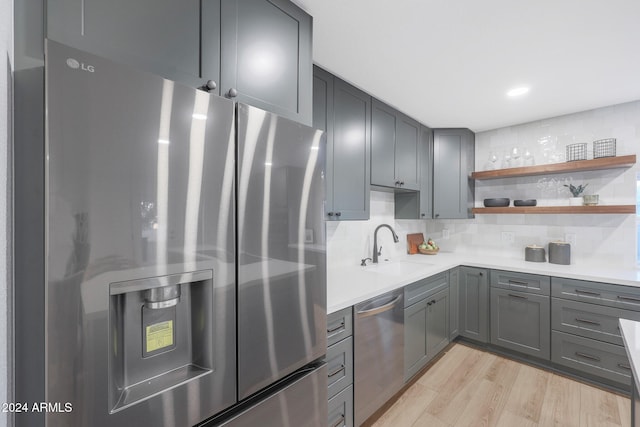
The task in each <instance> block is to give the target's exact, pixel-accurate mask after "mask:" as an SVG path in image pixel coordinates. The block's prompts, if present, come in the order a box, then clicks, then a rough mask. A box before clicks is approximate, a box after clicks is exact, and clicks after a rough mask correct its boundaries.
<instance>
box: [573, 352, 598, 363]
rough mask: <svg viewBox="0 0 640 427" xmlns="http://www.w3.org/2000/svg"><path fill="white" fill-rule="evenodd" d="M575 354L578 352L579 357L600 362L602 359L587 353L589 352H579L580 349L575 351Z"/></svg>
mask: <svg viewBox="0 0 640 427" xmlns="http://www.w3.org/2000/svg"><path fill="white" fill-rule="evenodd" d="M575 354H576V356H578V357H582V358H584V359H589V360H593V361H594V362H600V361H601V359H600V358H599V357H598V356H592V355H590V354H587V353H581V352H579V351H576V353H575Z"/></svg>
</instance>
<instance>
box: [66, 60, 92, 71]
mask: <svg viewBox="0 0 640 427" xmlns="http://www.w3.org/2000/svg"><path fill="white" fill-rule="evenodd" d="M67 65H68V66H69V68H73V69H74V70H82V71H88V72H89V73H94V72H95V71H96V69H95V68H94V67H93V65H87V64H85V63H84V62H80V61H78V60H77V59H73V58H68V59H67Z"/></svg>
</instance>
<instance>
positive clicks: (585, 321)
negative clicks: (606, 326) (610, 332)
mask: <svg viewBox="0 0 640 427" xmlns="http://www.w3.org/2000/svg"><path fill="white" fill-rule="evenodd" d="M576 322H580V323H586V324H588V325H596V326H600V323H599V322H594V321H593V320H589V319H581V318H579V317H576Z"/></svg>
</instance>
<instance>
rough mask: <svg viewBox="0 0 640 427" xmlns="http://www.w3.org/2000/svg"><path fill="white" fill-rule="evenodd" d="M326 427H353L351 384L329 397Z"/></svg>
mask: <svg viewBox="0 0 640 427" xmlns="http://www.w3.org/2000/svg"><path fill="white" fill-rule="evenodd" d="M327 425H328V427H353V385H350V386H349V387H347V388H345V389H344V390H342V391H341V392H340V393H338V394H336V395H335V396H333V397H332V398H331V399H329V424H327Z"/></svg>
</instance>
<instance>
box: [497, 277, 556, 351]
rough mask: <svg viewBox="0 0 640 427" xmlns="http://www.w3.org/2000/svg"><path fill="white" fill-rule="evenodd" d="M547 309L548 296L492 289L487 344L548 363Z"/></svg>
mask: <svg viewBox="0 0 640 427" xmlns="http://www.w3.org/2000/svg"><path fill="white" fill-rule="evenodd" d="M491 274H492V276H493V272H492V273H491ZM549 310H550V302H549V296H548V295H538V294H533V293H527V292H520V291H512V290H507V289H500V288H494V287H492V288H491V344H493V345H497V346H500V347H504V348H508V349H510V350H514V351H518V352H520V353H523V354H528V355H531V356H535V357H538V358H540V359H545V360H549V357H550V351H551V343H550V336H549V331H550V322H549Z"/></svg>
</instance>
